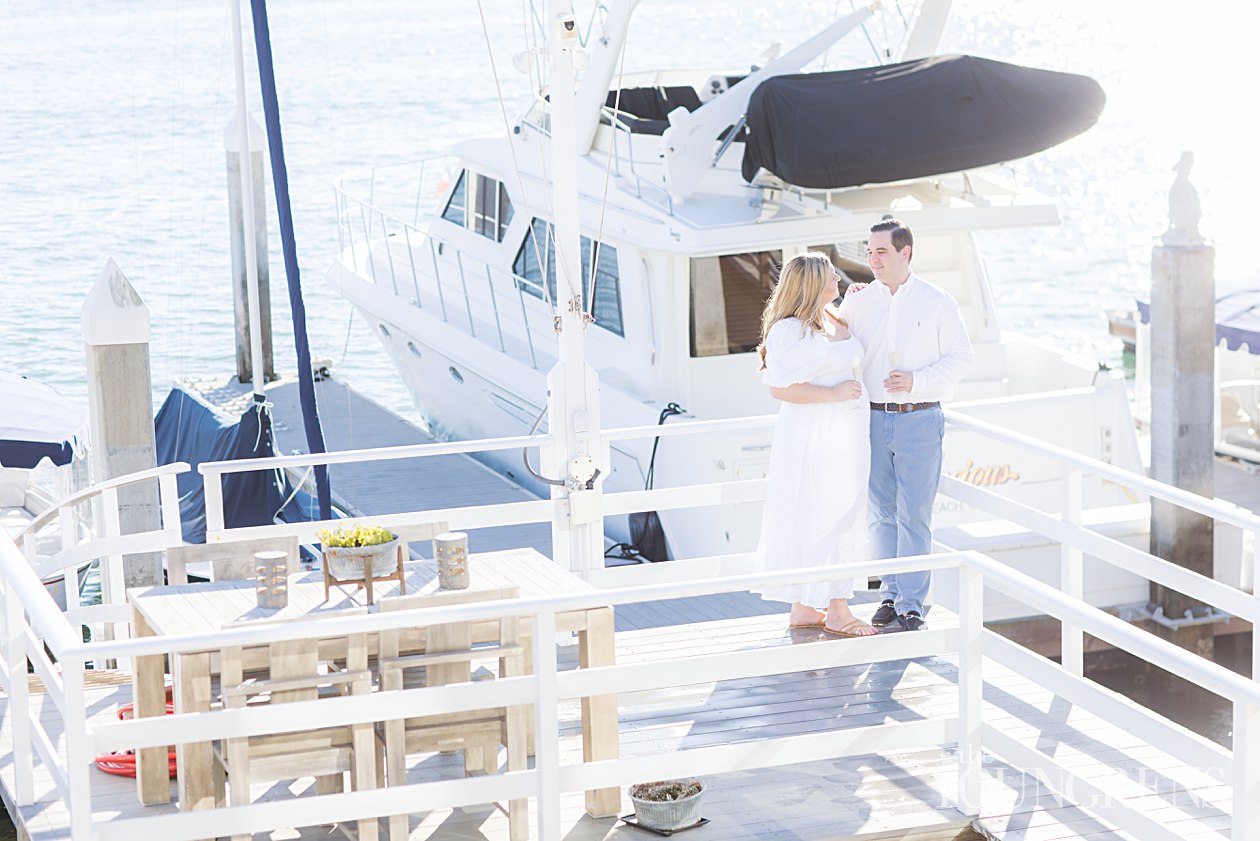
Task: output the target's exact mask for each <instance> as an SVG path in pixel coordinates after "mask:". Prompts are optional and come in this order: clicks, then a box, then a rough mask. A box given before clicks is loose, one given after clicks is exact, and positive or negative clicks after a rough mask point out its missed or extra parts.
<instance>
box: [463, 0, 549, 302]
mask: <svg viewBox="0 0 1260 841" xmlns="http://www.w3.org/2000/svg"><path fill="white" fill-rule="evenodd" d="M477 13H478V14H479V15H481V34H482V36H483V37H484V38H485V40H486V55H487V56H488V57H489V59H490V74H491V75H492V76H493V77H494V90H495V93H496V94H498V97H499V113H500V114H502V115H503V131H504V135H505V137H506V140H507V146H508V151H509V152H511V153H512V171H513V172H514V173H516V186H517V188H518V189H519V190H520V197H521V201H522V202H525V179H524V178H522V177H521V165H520V162H519V161H518V160H517V159H516V146H515V145H514V144H513V143H512V125H511V121H510V120H508V113H507V104H506V103H505V102H504V101H503V86H502V85H501V84H500V83H499V70H498V68H497V67H495V66H494V48H493V47H492V46H491V44H490V28H489V27H488V26H487V25H486V10H485V8H484V7H483V6H482V4H481V0H477ZM539 148H540V149H541V144H539ZM464 172H465V173H467V172H468V170H467V169H466V168H465V170H464ZM471 186H472V185H470V184H468V183H467V182H465V190H468V188H469V187H471ZM468 192H469V196H468V198H469V200H471V201H472V202H473V203H474V206H473V212H474V213H476V205H475V202H476V201H477V196H476V194H475V193H473V192H472V191H471V190H468ZM525 207H526V208H528V207H529V204H528V202H525ZM525 239H526V241H527V242H529V243H531V244H532V245H533V249H534V263H535V264H536V265H537V266H538V268H539V271H540V272H541V273H542V288H543V298H544V300H546V302H547V305H548V306H549V307H550V308H551V315H552V319H553V321H554V319H555V315H556V302H555V301H553V300H552V298H551V291H550V286H549V285H548V283H547V267H546V266H545V265H544V264H543V259H542V255H541V254H540V253H539V251H538V237H537V236H535V235H534V222H533V220H532V219H531V220H530V223H529V231H528V232H527V233H526V234H525Z"/></svg>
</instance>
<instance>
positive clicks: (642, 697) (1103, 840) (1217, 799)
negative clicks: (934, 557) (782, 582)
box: [0, 606, 1230, 841]
mask: <svg viewBox="0 0 1260 841" xmlns="http://www.w3.org/2000/svg"><path fill="white" fill-rule="evenodd" d="M649 607H650V606H649ZM866 609H867V610H869V607H868V608H866ZM624 610H625V612H626V613H627V614H630V613H632V612H633V611H632V610H631V609H629V608H626V609H624ZM929 621H930V623H931V624H933V625H934V626H936V627H943V626H946V625H947V624H949V623H953V622H955V621H956V619H955V617H953V616H951V615H949V614H947V613H946V612H945V611H942V610H939V609H936V610H933V611H932V612H931V614H930V615H929ZM879 643H880V641H879V640H878V639H875V640H870V641H861V642H859V641H854V640H841V639H832V638H828V637H824V636H822V635H821V634H819V633H816V632H808V631H805V632H802V631H787V630H786V629H785V628H784V617H783V616H782V614H779V615H768V616H752V617H741V618H729V619H718V620H710V621H701V622H695V623H690V624H680V625H669V626H662V627H651V628H643V629H638V630H624V631H619V632H618V634H617V658H618V662H619V663H630V662H644V661H651V660H653V659H659V658H665V657H678V656H685V655H686V654H687V653H689V652H690V653H695V654H700V653H707V652H719V651H734V650H744V649H748V648H754V647H765V646H783V645H805V644H808V645H872V646H877V645H879ZM565 651H566V655H565V656H566V658H567V659H570V660H571V659H572V658H573V657H574V656H575V652H572V650H571V649H566V650H565ZM568 665H569V666H572V665H573V664H572V663H571V662H570V663H568ZM984 670H985V682H986V685H985V693H984V698H985V708H984V720H985V721H986V722H987V723H989V724H991V725H994V726H996V727H998V728H1000V729H1001V730H1002V732H1004V733H1006V734H1007V735H1009V736H1011V737H1012V738H1015V739H1017V740H1019V741H1020V742H1022V743H1024V744H1027V745H1033V746H1036V748H1037V750H1039V751H1041V752H1043V753H1045V754H1047V755H1050V756H1054V757H1057V758H1059V759H1060V760H1063V759H1064V758H1065V757H1067V758H1069V759H1068V761H1069V762H1070V764H1071V765H1072V766H1073V767H1074V769H1075V770H1076V771H1077V772H1078V773H1079V774H1081V775H1082V776H1084V777H1085V778H1087V779H1088V780H1089V781H1090V782H1091V783H1093V784H1094V785H1095V786H1097V787H1098V788H1099V789H1100V790H1101V791H1103V792H1106V793H1107V794H1108V795H1110V796H1111V797H1115V798H1123V799H1124V800H1126V801H1129V802H1133V803H1138V804H1141V805H1142V807H1143V808H1144V809H1146V810H1147V814H1148V815H1149V816H1150V817H1152V818H1154V819H1156V820H1158V821H1159V822H1160V823H1162V824H1165V825H1166V826H1168V827H1169V828H1173V829H1175V831H1177V832H1178V833H1179V834H1180V835H1181V836H1182V837H1184V838H1187V839H1218V838H1219V839H1225V838H1228V833H1229V812H1228V810H1229V803H1230V800H1229V796H1230V794H1229V789H1228V788H1226V787H1225V786H1223V785H1221V784H1220V782H1219V780H1216V779H1213V778H1212V777H1211V776H1209V775H1208V774H1205V773H1203V772H1201V771H1198V770H1196V769H1192V768H1190V767H1187V766H1186V765H1184V764H1183V763H1181V762H1180V761H1179V760H1178V759H1177V758H1176V757H1174V756H1171V755H1168V754H1166V753H1163V752H1161V751H1159V750H1158V749H1156V748H1153V747H1150V746H1148V745H1144V744H1142V743H1141V742H1140V740H1138V739H1136V738H1134V737H1132V736H1130V735H1129V734H1128V733H1126V732H1125V731H1124V730H1122V729H1120V728H1119V727H1117V726H1116V725H1114V724H1111V723H1108V722H1106V721H1103V720H1101V719H1099V718H1097V717H1095V716H1093V715H1090V714H1088V713H1085V712H1083V711H1082V710H1080V709H1079V708H1077V707H1074V706H1073V705H1071V704H1069V703H1068V702H1066V701H1065V700H1063V699H1061V698H1056V697H1055V696H1053V695H1052V694H1051V693H1049V692H1048V691H1045V690H1043V689H1041V688H1039V687H1037V686H1035V685H1032V684H1030V683H1029V682H1028V681H1027V680H1026V679H1024V678H1022V677H1021V676H1019V675H1017V674H1014V673H1012V672H1010V671H1008V670H1006V669H1004V668H1002V667H1000V666H998V665H997V664H995V663H994V662H992V661H990V660H986V661H985V664H984ZM956 679H957V675H956V667H955V664H954V663H953V662H952V661H951V658H947V657H932V658H924V659H918V660H903V661H895V662H888V663H877V664H874V665H862V666H852V667H845V668H835V669H826V670H820V671H810V672H803V673H790V674H784V675H777V676H772V677H765V678H749V679H745V680H738V681H727V682H720V683H717V684H714V683H706V684H698V685H693V686H683V687H676V688H673V689H669V690H661V691H653V692H644V693H637V694H627V695H623V696H622V697H621V698H620V707H619V712H620V715H619V719H620V731H621V746H622V747H621V749H622V753H623V755H626V756H643V755H652V754H657V753H662V752H668V751H678V750H687V749H689V748H695V747H701V746H705V745H713V744H723V743H733V742H741V741H748V740H756V739H759V738H765V737H770V736H780V735H786V734H800V733H812V732H825V731H832V730H839V729H846V728H854V727H864V726H869V725H873V724H881V723H885V722H895V721H912V720H919V719H922V718H929V717H933V716H947V715H953V714H954V712H955V710H956V699H957V686H956ZM130 696H131V689H130V686H129V685H126V684H121V685H109V684H108V683H106V684H105V685H97V686H93V687H91V688H90V689H89V691H88V700H89V704H90V713H91V715H92V717H93V718H94V719H97V720H101V719H105V718H109V717H110V716H113V715H114V711H115V710H116V708H117V707H118V705H120V704H122V703H126V702H127V701H129V700H130ZM32 698H33V699H34V700H33V702H34V703H41V701H42V696H41V695H40V694H35V695H33V696H32ZM41 710H42V711H43V712H42V713H41V715H42V716H44V717H46V718H47V719H49V723H50V724H53V725H54V726H55V721H53V718H54V713H53V712H51V711H50V710H51V705H47V706H41ZM560 719H561V730H562V732H561V741H560V748H561V755H562V761H566V762H567V761H579V760H580V758H581V736H580V732H579V710H578V707H577V705H576V704H569V705H567V706H565V707H564V708H562V710H561V716H560ZM1121 723H1123V722H1121ZM10 737H11V722H10V718H9V711H8V709H7V707H6V705H5V699H4V698H3V697H0V783H2V786H3V791H4V796H5V800H6V805H9V806H10V811H12V808H11V804H12V799H11V792H12V790H13V778H12V774H13V769H12V764H11V763H8V762H5V761H4V756H5V754H8V753H10V751H11V743H10V742H9V739H10ZM955 767H956V766H955V764H954V757H953V751H952V749H941V748H930V749H925V750H917V751H909V752H900V753H897V754H895V755H889V756H879V755H875V754H871V755H867V756H860V757H852V758H847V759H841V760H833V761H824V762H812V763H807V764H798V765H789V766H783V767H777V768H772V769H768V770H761V771H747V772H739V773H732V774H719V775H707V776H706V781H707V783H708V786H709V791H708V793H707V794H706V806H705V815H706V817H708V818H709V819H710V821H711V823H709V824H708V825H707V826H704V827H700V828H697V829H695V830H691V831H689V833H688V834H687V835H686V836H685V837H686V838H687V839H689V841H705V840H706V839H708V840H709V841H717V840H718V839H721V841H733V839H744V838H748V839H752V838H756V839H783V841H824V839H836V840H837V841H838V840H839V839H919V841H928V839H968V838H977V837H988V838H994V839H1001V841H1051V840H1052V839H1068V838H1082V839H1097V841H1129V839H1132V841H1143V840H1142V839H1139V838H1134V836H1132V835H1129V834H1126V833H1123V832H1119V831H1117V830H1115V828H1114V827H1113V826H1112V825H1111V824H1109V823H1108V822H1107V820H1106V819H1105V817H1103V815H1104V814H1105V803H1101V804H1091V803H1090V802H1089V801H1088V799H1085V802H1084V803H1083V805H1080V806H1077V805H1070V804H1069V803H1068V802H1066V801H1062V800H1059V799H1057V798H1056V795H1055V794H1053V793H1052V792H1051V791H1050V790H1049V789H1048V788H1046V787H1045V786H1043V785H1042V784H1041V783H1039V782H1037V781H1036V780H1035V779H1034V778H1033V777H1032V776H1031V775H1029V774H1026V773H1021V772H1020V771H1018V770H1016V769H1014V768H1012V767H1010V766H1008V765H1006V764H1004V763H1002V762H1000V761H997V760H996V759H995V758H994V757H992V756H987V755H986V757H985V762H984V766H983V771H984V787H983V804H984V811H983V814H982V816H981V818H980V820H979V821H978V822H977V824H976V828H977V829H979V831H980V832H981V836H977V835H975V834H973V830H972V828H971V822H970V821H968V820H967V819H966V818H965V817H964V816H962V815H961V814H960V813H959V812H957V811H956V810H954V809H953V807H952V797H953V791H954V785H955V779H956V777H955ZM459 772H460V766H459V760H458V758H456V757H442V756H433V757H431V758H430V759H428V760H427V761H423V762H421V763H420V764H419V765H418V766H416V767H415V769H414V770H413V772H412V776H413V779H414V780H416V781H419V780H421V779H425V778H433V777H438V776H444V775H457V774H458V773H459ZM92 773H93V775H94V776H93V791H94V793H95V794H94V798H93V811H94V813H95V817H96V820H97V821H107V820H110V819H111V818H113V817H116V816H121V815H127V816H137V815H141V814H157V813H159V812H161V811H164V810H169V809H171V808H173V807H171V806H162V807H142V806H140V805H139V803H138V801H137V799H136V795H135V788H134V783H133V782H132V781H130V780H124V779H121V778H114V777H107V776H106V775H104V774H101V773H98V772H96V771H93V772H92ZM308 782H309V781H302V782H300V783H298V784H295V785H294V787H293V790H294V791H295V792H297V793H302V792H309V791H311V790H313V785H308V784H307V783H308ZM35 790H36V793H37V802H36V804H35V805H33V806H30V807H26V808H23V809H22V810H21V814H20V825H21V829H23V830H24V831H25V832H26V833H27V834H28V835H29V837H30V838H31V839H35V840H36V841H43V839H49V841H51V839H62V838H68V837H69V834H68V815H67V812H66V809H65V807H64V804H62V803H61V802H59V801H58V799H57V797H56V794H55V791H54V790H53V788H52V786H51V783H50V782H49V780H48V779H47V778H46V777H45V776H43V775H41V774H39V772H38V771H37V779H36V781H35ZM282 793H283V794H284V796H290V794H289V792H288V791H287V790H286V791H284V792H282V791H281V790H280V788H279V787H276V788H273V789H270V790H268V791H265V792H264V791H262V790H260V791H259V792H257V793H256V794H257V796H264V797H276V796H279V795H281V794H282ZM623 808H624V812H625V813H628V812H630V811H631V809H630V807H629V803H628V801H626V802H624V803H623ZM562 821H563V825H564V832H565V838H566V841H596V839H608V841H613V839H628V840H629V841H633V839H639V841H646V839H648V838H651V837H653V836H651V835H648V834H646V833H643V832H642V831H640V830H636V829H632V828H628V827H625V826H623V825H620V824H619V823H618V822H617V821H616V820H615V819H611V818H610V819H604V820H595V819H592V818H589V817H587V816H585V815H584V814H583V812H582V795H581V794H580V793H577V794H574V795H572V796H570V797H568V798H566V800H565V801H564V804H563V814H562ZM328 833H329V828H328V827H309V828H306V829H305V830H304V831H302V832H301V833H299V832H297V831H296V830H294V831H291V832H278V833H275V834H273V835H272V837H273V838H277V839H278V838H298V837H301V838H310V839H314V838H323V837H326V836H327V835H328ZM411 838H412V839H415V841H421V839H433V841H447V839H459V840H460V841H465V839H490V840H492V841H504V840H505V839H506V838H507V822H506V818H505V817H504V815H503V814H502V812H500V811H499V810H497V809H495V808H493V807H486V808H483V809H456V810H445V811H437V812H430V813H422V814H416V815H413V817H412V832H411Z"/></svg>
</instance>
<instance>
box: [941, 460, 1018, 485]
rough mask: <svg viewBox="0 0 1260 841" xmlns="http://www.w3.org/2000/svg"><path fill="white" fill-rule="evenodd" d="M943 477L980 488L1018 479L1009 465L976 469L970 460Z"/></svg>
mask: <svg viewBox="0 0 1260 841" xmlns="http://www.w3.org/2000/svg"><path fill="white" fill-rule="evenodd" d="M945 475H946V476H953V477H954V478H955V479H960V480H962V481H963V482H966V483H967V484H969V485H977V486H980V487H994V486H997V485H1005V484H1007V483H1008V482H1018V481H1019V479H1020V475H1019V472H1018V471H1017V470H1015V468H1014V467H1013V466H1011V465H1010V464H993V465H988V466H982V467H977V466H976V463H975V462H974V461H973V460H972V459H967V464H966V465H965V466H964V467H963V468H962V470H951V471H947V472H946V473H945Z"/></svg>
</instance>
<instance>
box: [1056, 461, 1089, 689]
mask: <svg viewBox="0 0 1260 841" xmlns="http://www.w3.org/2000/svg"><path fill="white" fill-rule="evenodd" d="M1061 481H1062V484H1063V507H1062V510H1063V513H1062V520H1063V523H1064V524H1065V525H1072V526H1079V525H1080V524H1081V468H1079V467H1073V466H1070V465H1064V466H1063V471H1062V480H1061ZM1059 552H1060V555H1059V589H1060V590H1061V591H1062V592H1063V595H1065V596H1067V597H1068V598H1072V599H1076V600H1077V601H1080V600H1081V598H1082V597H1083V595H1084V581H1083V579H1084V564H1083V561H1082V557H1081V550H1080V549H1078V548H1076V547H1075V546H1073V545H1071V544H1069V543H1068V542H1067V541H1066V540H1064V541H1063V542H1062V543H1061V544H1060V547H1059ZM1060 635H1061V642H1060V646H1061V648H1060V651H1061V654H1060V662H1061V663H1062V664H1063V668H1065V669H1067V671H1068V672H1070V673H1071V674H1074V675H1076V676H1077V677H1081V676H1083V675H1084V674H1085V653H1084V635H1083V634H1082V633H1081V629H1080V628H1077V627H1075V626H1073V625H1072V624H1071V623H1070V622H1068V621H1066V620H1064V621H1062V622H1061V623H1060Z"/></svg>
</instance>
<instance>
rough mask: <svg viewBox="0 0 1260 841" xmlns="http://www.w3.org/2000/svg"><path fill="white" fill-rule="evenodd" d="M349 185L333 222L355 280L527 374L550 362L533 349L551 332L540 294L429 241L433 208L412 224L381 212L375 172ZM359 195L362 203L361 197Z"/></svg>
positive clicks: (435, 239) (341, 188) (547, 353)
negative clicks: (518, 364) (522, 364)
mask: <svg viewBox="0 0 1260 841" xmlns="http://www.w3.org/2000/svg"><path fill="white" fill-rule="evenodd" d="M449 160H450V159H449V158H443V159H437V161H438V162H441V163H445V162H446V161H449ZM421 163H422V164H423V163H425V162H421ZM428 163H429V168H428V170H427V172H428V175H427V176H426V175H425V171H426V170H425V169H424V167H423V166H421V172H420V175H419V176H418V181H419V182H420V184H421V187H420V190H421V191H424V190H427V189H428V187H427V186H426V185H428V184H429V183H430V182H433V181H435V180H436V175H435V174H434V173H435V172H436V171H437V168H436V164H435V163H433V162H432V161H430V162H428ZM417 166H420V164H417ZM353 178H354V176H348V177H347V179H343V180H342V181H340V182H338V184H337V186H336V194H337V219H338V232H339V236H340V242H341V253H342V254H343V255H344V256H348V257H349V259H350V260H351V261H352V262H353V264H354V266H355V268H356V270H357V271H358V272H359V273H361V274H362V275H363V276H365V277H367V278H369V279H370V280H371V281H372V282H373V283H375V284H377V285H380V286H382V287H384V288H387V289H390V290H392V291H393V293H394V294H395V295H397V296H399V297H401V298H404V299H406V300H408V301H409V302H410V304H411V305H412V306H414V307H416V308H418V309H427V310H430V311H431V312H433V313H434V314H435V315H436V316H437V317H439V318H441V319H442V321H444V322H446V323H447V324H450V325H451V326H453V327H455V328H456V329H459V330H461V331H462V332H464V333H467V334H468V335H470V336H472V337H474V338H478V339H481V340H483V341H484V342H485V343H486V344H487V345H488V346H490V347H496V346H497V348H498V350H499V351H500V352H501V353H505V354H510V355H511V356H513V357H514V358H517V359H522V360H524V359H528V360H529V364H530V365H531V367H534V368H538V367H539V365H540V364H543V363H545V362H547V361H548V360H549V359H551V358H554V354H555V352H554V350H551V349H543V348H541V347H539V346H538V342H537V341H536V338H537V336H539V335H545V336H549V335H551V333H552V331H553V327H552V324H551V317H550V314H549V311H548V306H547V304H546V303H545V301H544V300H543V295H544V294H545V293H544V291H543V290H542V289H541V288H539V287H537V286H536V285H535V284H533V283H532V282H531V281H529V280H528V279H526V278H524V277H521V276H520V275H518V274H516V273H515V272H513V271H505V270H504V269H503V268H501V267H499V266H496V265H494V264H492V263H490V262H488V261H487V260H485V259H484V258H482V257H479V256H477V255H476V254H473V253H471V252H469V251H468V250H467V249H463V248H460V247H459V246H458V245H456V244H454V243H452V242H450V241H449V238H443V237H439V236H434V235H433V234H431V233H430V232H429V231H428V230H427V226H426V225H424V223H425V222H427V221H428V220H429V219H431V218H432V216H433V213H434V212H435V211H436V205H434V206H433V207H431V208H429V209H428V210H426V211H424V212H422V211H421V205H420V203H419V202H417V203H416V210H415V212H414V213H413V214H412V216H413V218H412V219H410V220H409V219H407V218H406V217H404V216H402V215H400V214H398V213H395V212H393V211H391V210H387V209H385V207H382V206H381V204H380V203H379V201H378V200H377V198H376V194H377V192H378V191H380V190H381V189H382V187H381V185H382V184H383V183H385V179H378V178H377V177H376V172H375V171H374V170H373V171H371V172H370V173H364V174H361V175H359V176H357V178H358V180H359V181H366V182H367V186H366V187H360V188H359V190H358V191H351V190H350V189H348V187H347V186H346V185H347V184H348V183H349V182H350V180H352V179H353ZM426 178H427V180H426ZM364 190H366V192H367V193H368V196H367V197H366V198H365V197H363V196H362V195H361V193H362V192H363V191H364ZM404 192H406V193H407V194H408V195H409V192H407V191H404ZM439 192H440V190H439ZM444 278H445V279H444ZM384 337H385V338H387V339H388V338H389V336H388V335H385V336H384ZM412 352H418V349H415V350H413V351H412ZM540 357H542V359H541V360H540Z"/></svg>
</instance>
